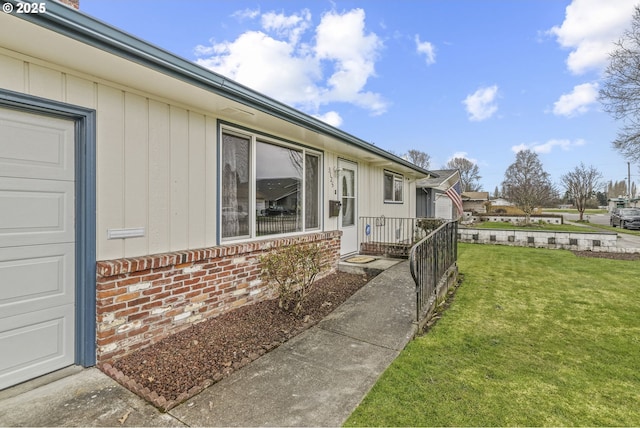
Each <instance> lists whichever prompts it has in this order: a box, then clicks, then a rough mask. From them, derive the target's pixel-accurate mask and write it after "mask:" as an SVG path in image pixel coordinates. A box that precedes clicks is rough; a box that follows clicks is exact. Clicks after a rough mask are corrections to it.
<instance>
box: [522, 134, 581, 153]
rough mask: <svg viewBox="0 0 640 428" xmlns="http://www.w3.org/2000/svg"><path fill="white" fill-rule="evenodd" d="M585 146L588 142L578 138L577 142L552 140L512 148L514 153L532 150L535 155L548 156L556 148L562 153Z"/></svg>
mask: <svg viewBox="0 0 640 428" xmlns="http://www.w3.org/2000/svg"><path fill="white" fill-rule="evenodd" d="M585 144H586V141H584V140H583V139H581V138H578V139H577V140H573V141H572V140H567V139H551V140H549V141H547V142H546V143H530V144H518V145H517V146H512V147H511V150H512V151H513V152H514V153H518V152H521V151H523V150H531V151H533V152H535V153H542V154H546V153H551V151H552V150H553V149H554V148H556V147H558V148H560V149H561V150H562V151H565V152H567V151H570V150H572V149H573V148H575V147H580V146H583V145H585Z"/></svg>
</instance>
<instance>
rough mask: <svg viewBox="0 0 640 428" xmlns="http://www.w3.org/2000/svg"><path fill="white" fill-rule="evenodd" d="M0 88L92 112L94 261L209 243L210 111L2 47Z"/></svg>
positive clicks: (212, 206) (212, 191)
mask: <svg viewBox="0 0 640 428" xmlns="http://www.w3.org/2000/svg"><path fill="white" fill-rule="evenodd" d="M10 55H11V56H10ZM0 87H2V88H5V89H9V90H12V91H16V92H23V93H28V94H32V95H35V96H38V97H43V98H48V99H53V100H57V101H63V102H68V103H71V104H75V105H80V106H83V107H88V108H94V109H96V111H97V114H96V120H97V124H96V128H97V129H96V134H97V135H96V136H97V143H96V144H97V147H96V158H97V166H96V175H97V177H96V186H97V189H96V190H97V195H96V199H97V201H96V202H97V215H96V223H97V224H96V230H97V232H96V233H97V255H98V256H97V257H98V260H109V259H117V258H122V257H134V256H140V255H146V254H156V253H162V252H168V251H179V250H185V249H195V248H201V247H205V246H211V245H215V243H216V228H215V224H216V223H215V222H216V213H215V210H216V193H217V188H216V184H215V183H216V182H215V180H216V178H217V173H216V141H217V138H216V129H217V126H216V120H217V118H216V117H215V116H213V115H211V116H207V115H205V114H204V113H202V112H194V111H189V110H188V109H186V108H184V107H183V106H176V105H171V104H170V102H168V101H167V100H164V99H160V98H159V97H154V96H153V94H144V93H139V92H138V91H135V90H131V89H128V88H125V87H120V86H119V85H117V84H115V83H108V82H104V81H98V80H97V79H96V80H93V79H90V78H88V77H87V76H83V75H82V74H81V73H77V74H74V73H73V72H70V71H69V70H65V69H63V68H62V67H56V66H55V65H53V64H44V63H42V62H40V61H38V60H35V59H33V60H28V61H27V60H25V59H24V58H22V57H21V56H20V57H19V56H17V55H15V56H14V54H13V53H10V52H8V51H4V50H0ZM130 227H144V229H145V236H144V237H141V238H131V239H126V240H119V239H114V240H108V239H107V230H108V229H121V228H130Z"/></svg>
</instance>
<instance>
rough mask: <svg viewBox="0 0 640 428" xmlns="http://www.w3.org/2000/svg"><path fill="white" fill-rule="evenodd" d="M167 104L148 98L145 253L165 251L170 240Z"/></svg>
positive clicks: (169, 163)
mask: <svg viewBox="0 0 640 428" xmlns="http://www.w3.org/2000/svg"><path fill="white" fill-rule="evenodd" d="M169 156H170V135H169V105H168V104H165V103H161V102H157V101H153V100H151V101H149V188H148V190H147V192H148V193H149V194H150V195H152V196H153V197H150V198H149V223H148V225H147V226H148V231H147V235H148V237H149V254H158V253H165V252H168V251H169V248H170V245H169V243H170V240H169V231H170V227H169V225H170V214H169V212H170V207H171V197H170V195H169V187H170V183H171V175H170V165H171V160H170V157H169Z"/></svg>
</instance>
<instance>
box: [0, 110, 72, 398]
mask: <svg viewBox="0 0 640 428" xmlns="http://www.w3.org/2000/svg"><path fill="white" fill-rule="evenodd" d="M75 166H76V165H75V122H74V121H73V120H65V119H57V118H52V117H49V116H43V115H39V114H32V113H27V112H25V111H19V110H11V109H6V108H0V389H2V388H5V387H8V386H11V385H13V384H16V383H19V382H22V381H25V380H28V379H31V378H33V377H36V376H40V375H43V374H46V373H49V372H51V371H54V370H57V369H60V368H62V367H66V366H68V365H71V364H73V363H74V360H75V314H76V308H75V304H76V302H75V291H76V290H75V288H76V278H75V264H76V254H75V252H76V247H75V240H76V232H75V221H76V219H75Z"/></svg>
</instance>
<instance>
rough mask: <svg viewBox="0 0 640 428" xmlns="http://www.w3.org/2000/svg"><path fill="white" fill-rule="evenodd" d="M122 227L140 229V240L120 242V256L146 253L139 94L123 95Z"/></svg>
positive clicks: (145, 136) (145, 108) (144, 107)
mask: <svg viewBox="0 0 640 428" xmlns="http://www.w3.org/2000/svg"><path fill="white" fill-rule="evenodd" d="M124 117H125V128H124V206H125V211H124V227H125V228H136V227H144V228H145V234H144V236H142V237H138V238H131V239H125V240H124V256H125V257H134V256H139V255H141V254H148V239H149V238H148V236H149V235H148V233H146V229H147V210H148V207H149V192H148V189H149V185H148V180H149V168H148V165H149V148H148V147H149V133H148V131H149V105H148V103H147V99H146V98H143V97H141V96H139V95H134V94H131V93H125V95H124Z"/></svg>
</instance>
